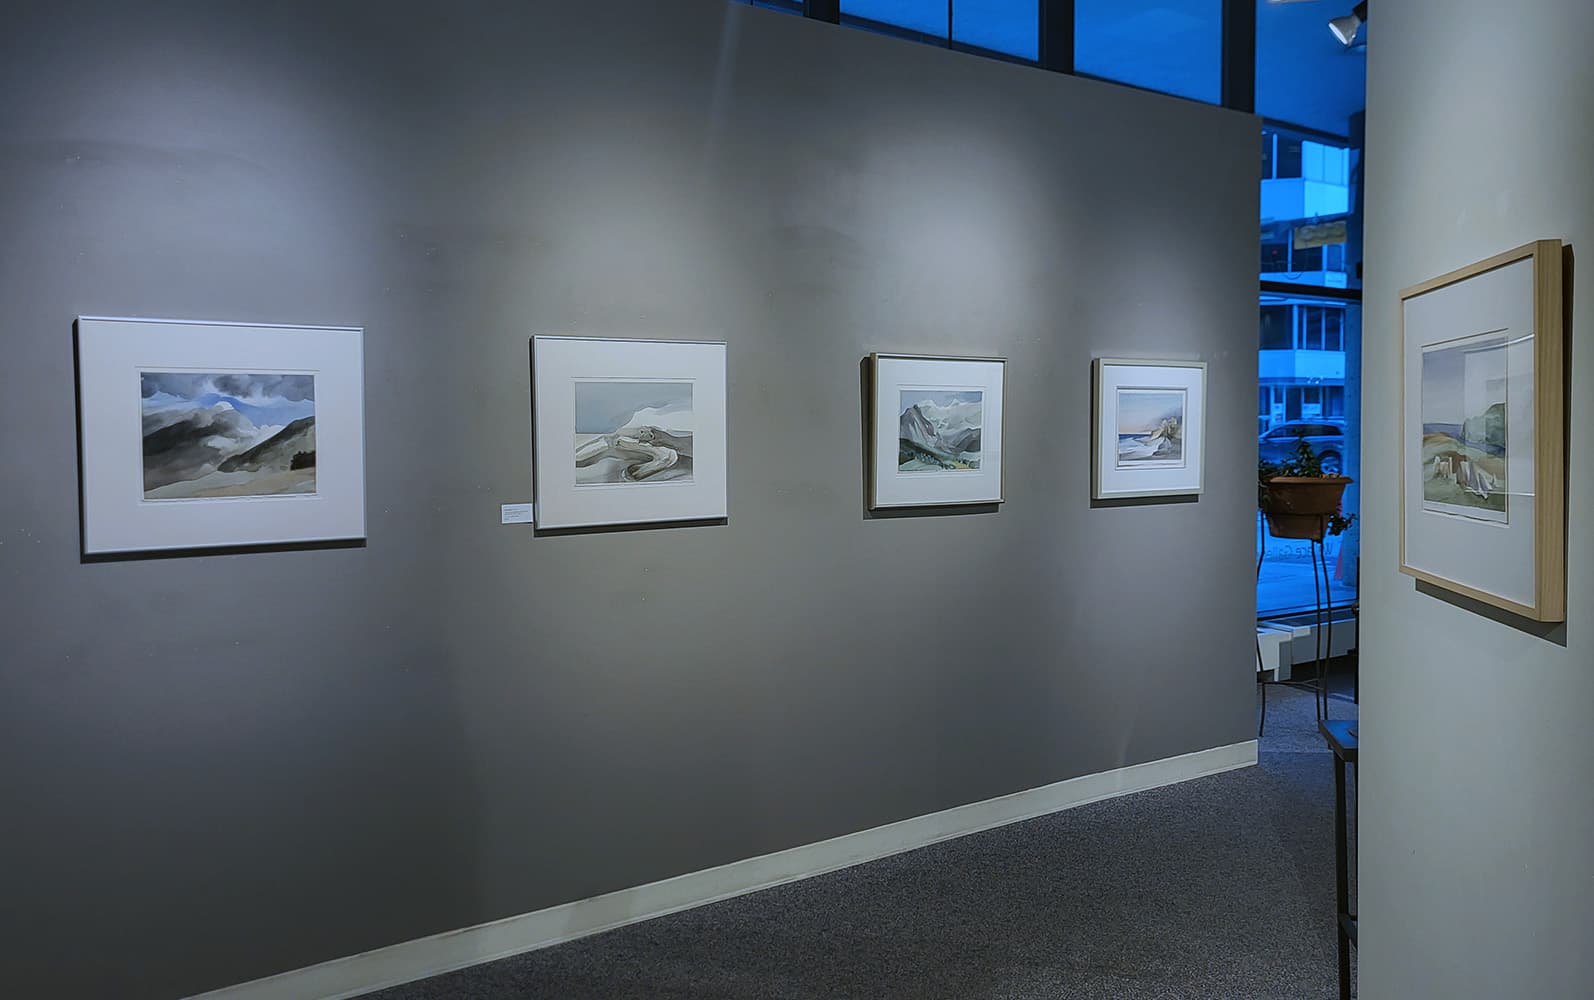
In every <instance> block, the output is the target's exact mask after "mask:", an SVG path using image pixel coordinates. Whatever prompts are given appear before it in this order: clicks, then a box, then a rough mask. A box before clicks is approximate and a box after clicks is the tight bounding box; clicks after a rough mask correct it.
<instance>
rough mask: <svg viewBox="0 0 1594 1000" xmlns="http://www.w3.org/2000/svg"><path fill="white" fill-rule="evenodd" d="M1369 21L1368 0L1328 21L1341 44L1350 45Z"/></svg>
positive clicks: (1329, 28) (1330, 28)
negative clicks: (1341, 15)
mask: <svg viewBox="0 0 1594 1000" xmlns="http://www.w3.org/2000/svg"><path fill="white" fill-rule="evenodd" d="M1366 23H1367V0H1362V2H1361V3H1359V4H1357V5H1356V7H1355V9H1353V10H1352V11H1351V12H1350V13H1349V14H1346V15H1345V16H1344V17H1336V18H1334V19H1333V20H1332V21H1330V22H1328V30H1329V31H1332V32H1333V33H1334V37H1335V38H1337V39H1339V41H1340V44H1341V45H1344V46H1346V47H1349V46H1351V45H1353V44H1355V42H1356V34H1357V32H1359V31H1361V30H1362V25H1364V24H1366Z"/></svg>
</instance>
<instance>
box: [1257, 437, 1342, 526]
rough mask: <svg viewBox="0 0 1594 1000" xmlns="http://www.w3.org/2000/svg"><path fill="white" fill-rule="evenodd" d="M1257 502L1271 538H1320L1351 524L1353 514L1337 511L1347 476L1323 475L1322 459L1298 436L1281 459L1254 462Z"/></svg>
mask: <svg viewBox="0 0 1594 1000" xmlns="http://www.w3.org/2000/svg"><path fill="white" fill-rule="evenodd" d="M1256 480H1257V505H1258V506H1259V507H1261V509H1262V513H1263V514H1264V515H1266V516H1267V530H1268V534H1270V535H1272V536H1273V537H1274V538H1304V539H1310V540H1311V541H1322V539H1323V538H1324V536H1326V535H1338V534H1341V533H1342V532H1344V531H1345V529H1347V528H1349V527H1350V526H1351V523H1352V522H1354V521H1355V520H1356V515H1355V514H1351V515H1350V516H1348V517H1347V516H1346V515H1344V514H1342V513H1341V512H1340V501H1341V500H1342V499H1343V497H1344V494H1345V487H1347V486H1349V485H1350V484H1351V480H1350V478H1349V477H1347V476H1325V475H1324V474H1323V463H1322V461H1321V460H1320V459H1319V458H1318V456H1317V453H1316V452H1314V451H1313V450H1312V446H1311V445H1310V444H1309V443H1307V441H1306V439H1305V438H1304V437H1302V438H1301V439H1299V440H1297V441H1296V442H1295V450H1294V451H1293V452H1291V453H1290V455H1289V456H1288V457H1287V458H1285V459H1284V461H1282V462H1258V463H1257V466H1256Z"/></svg>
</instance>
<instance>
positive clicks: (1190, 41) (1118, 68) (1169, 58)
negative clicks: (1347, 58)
mask: <svg viewBox="0 0 1594 1000" xmlns="http://www.w3.org/2000/svg"><path fill="white" fill-rule="evenodd" d="M1323 33H1324V34H1327V33H1328V31H1327V29H1326V28H1325V29H1324V32H1323ZM1222 55H1223V0H1077V2H1076V5H1075V20H1074V68H1075V69H1076V70H1077V71H1078V72H1080V73H1087V74H1089V75H1091V76H1100V77H1105V78H1107V79H1109V80H1118V81H1121V82H1123V83H1132V84H1134V85H1135V86H1137V87H1146V88H1148V89H1150V90H1158V91H1161V92H1163V93H1165V94H1177V95H1178V96H1180V97H1191V98H1194V99H1196V100H1198V101H1207V102H1209V103H1212V104H1216V103H1218V102H1219V101H1220V100H1221V99H1222V89H1223V78H1222V68H1223V59H1222Z"/></svg>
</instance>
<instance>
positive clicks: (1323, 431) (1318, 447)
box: [1256, 417, 1345, 476]
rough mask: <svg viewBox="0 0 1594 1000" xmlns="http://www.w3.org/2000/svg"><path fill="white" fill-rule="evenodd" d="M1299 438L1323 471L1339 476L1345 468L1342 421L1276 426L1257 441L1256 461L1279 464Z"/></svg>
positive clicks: (1324, 419)
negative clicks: (1314, 455) (1313, 454)
mask: <svg viewBox="0 0 1594 1000" xmlns="http://www.w3.org/2000/svg"><path fill="white" fill-rule="evenodd" d="M1303 437H1304V438H1305V439H1306V443H1307V444H1309V445H1311V446H1312V451H1314V452H1316V453H1317V457H1318V458H1319V459H1320V460H1322V463H1323V472H1324V473H1325V474H1326V475H1330V476H1337V475H1339V474H1340V472H1341V471H1342V470H1343V469H1344V468H1345V461H1344V458H1345V421H1343V420H1340V419H1337V418H1334V417H1319V418H1318V419H1315V420H1291V421H1288V422H1286V423H1282V424H1279V425H1278V426H1277V427H1275V428H1273V429H1272V430H1270V431H1268V432H1267V433H1266V434H1263V435H1262V436H1261V437H1260V438H1257V442H1256V444H1257V447H1256V451H1257V458H1259V459H1261V460H1262V461H1264V462H1280V461H1283V460H1284V459H1285V458H1288V457H1289V455H1290V453H1291V452H1293V451H1294V450H1295V442H1296V441H1299V440H1300V439H1301V438H1303Z"/></svg>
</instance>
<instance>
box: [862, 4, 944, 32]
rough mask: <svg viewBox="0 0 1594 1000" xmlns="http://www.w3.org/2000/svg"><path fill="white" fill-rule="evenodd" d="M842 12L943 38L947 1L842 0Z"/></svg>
mask: <svg viewBox="0 0 1594 1000" xmlns="http://www.w3.org/2000/svg"><path fill="white" fill-rule="evenodd" d="M841 13H842V14H843V15H851V16H853V17H864V18H868V19H869V20H871V21H879V22H881V23H883V24H894V25H896V26H897V27H899V28H907V29H908V30H910V31H922V32H923V33H925V34H926V35H934V36H936V37H937V38H945V37H946V0H841Z"/></svg>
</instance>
